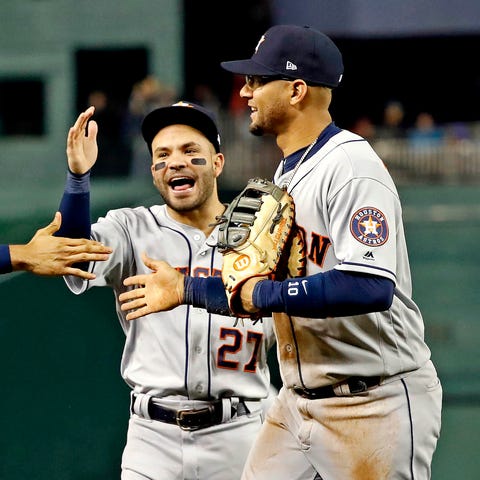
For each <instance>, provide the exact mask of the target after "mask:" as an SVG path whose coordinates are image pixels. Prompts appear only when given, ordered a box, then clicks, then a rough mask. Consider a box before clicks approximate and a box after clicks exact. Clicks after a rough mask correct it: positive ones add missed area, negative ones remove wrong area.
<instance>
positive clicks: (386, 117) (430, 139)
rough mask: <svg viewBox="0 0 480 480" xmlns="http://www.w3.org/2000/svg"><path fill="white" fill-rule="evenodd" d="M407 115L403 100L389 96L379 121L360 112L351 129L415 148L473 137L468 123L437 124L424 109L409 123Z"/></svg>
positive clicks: (435, 145) (374, 140)
mask: <svg viewBox="0 0 480 480" xmlns="http://www.w3.org/2000/svg"><path fill="white" fill-rule="evenodd" d="M406 118H407V116H406V112H405V108H404V106H403V104H402V103H401V102H399V101H397V100H392V101H389V102H387V103H386V105H385V107H384V110H383V117H382V120H381V122H380V123H375V122H374V121H372V120H371V119H370V117H367V116H363V117H360V118H358V119H357V121H356V122H355V123H354V125H353V126H352V127H351V130H352V131H353V132H355V133H358V134H359V135H361V136H362V137H364V138H366V139H368V140H369V141H371V142H373V143H374V142H376V141H377V140H393V139H397V140H405V141H406V145H408V146H409V147H413V148H415V149H422V148H431V147H440V146H443V145H446V144H451V143H455V142H458V141H462V140H468V139H470V138H471V137H472V132H471V131H470V128H469V125H468V124H466V123H463V122H455V123H449V124H447V125H440V124H438V123H437V121H436V119H435V118H434V115H433V114H432V113H430V112H427V111H420V112H417V113H415V115H414V117H413V121H411V122H410V124H409V123H407V121H406Z"/></svg>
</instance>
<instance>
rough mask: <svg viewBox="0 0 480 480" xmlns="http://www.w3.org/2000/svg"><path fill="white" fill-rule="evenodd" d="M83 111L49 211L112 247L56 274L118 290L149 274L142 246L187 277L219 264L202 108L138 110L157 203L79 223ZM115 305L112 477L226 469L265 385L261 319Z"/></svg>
mask: <svg viewBox="0 0 480 480" xmlns="http://www.w3.org/2000/svg"><path fill="white" fill-rule="evenodd" d="M93 114H94V109H93V107H90V108H89V109H87V110H86V111H85V112H83V113H81V114H80V116H79V117H78V119H77V121H76V123H75V125H74V126H73V127H72V128H71V129H70V131H69V134H68V141H67V156H68V167H69V171H70V172H69V173H68V179H67V184H66V189H65V193H64V196H63V198H62V203H61V207H60V210H61V211H62V213H63V216H64V218H65V220H66V221H65V224H68V225H69V229H68V230H67V233H69V234H72V232H73V233H75V232H76V234H77V235H82V236H83V235H87V236H88V235H90V234H91V236H92V238H94V239H96V240H97V241H100V242H106V243H108V244H109V245H111V246H112V248H113V253H112V255H111V257H110V258H109V259H108V260H107V261H106V262H103V263H91V264H90V265H89V271H92V272H94V273H95V275H96V278H95V280H93V281H81V280H78V279H76V278H73V277H66V282H67V285H68V287H69V288H70V290H71V291H72V292H74V293H75V294H81V293H83V292H85V291H86V290H88V289H89V288H91V287H100V286H109V287H111V288H112V289H113V291H114V293H115V297H118V295H119V294H120V293H122V292H125V291H126V290H127V288H126V287H124V286H123V284H122V282H123V280H124V279H125V278H126V277H128V276H131V275H136V274H148V273H151V270H150V269H149V268H148V266H146V265H145V264H144V261H143V259H144V258H145V257H144V255H145V254H146V255H148V256H151V257H154V258H157V259H163V260H165V261H168V262H169V263H170V264H172V265H174V266H175V268H177V269H178V270H179V271H181V272H183V273H185V274H186V275H189V276H193V277H197V276H198V277H202V276H210V275H212V276H218V275H220V273H221V267H222V256H221V254H219V253H218V251H217V249H216V247H215V245H216V241H217V230H218V227H214V224H215V220H216V216H218V215H221V214H222V213H223V211H224V210H225V205H224V204H223V203H222V202H220V200H219V198H218V193H217V177H218V176H219V175H220V174H221V172H222V169H223V166H224V156H223V154H222V153H221V151H220V137H219V133H218V129H217V126H216V123H215V121H214V119H213V117H212V115H211V113H210V112H209V111H207V110H206V109H204V108H203V107H201V106H199V105H194V104H189V103H185V102H179V103H177V104H175V105H173V106H168V107H163V108H159V109H156V110H154V111H152V112H150V113H149V114H148V115H147V116H146V117H145V119H144V122H143V124H142V133H143V137H144V139H145V141H146V143H147V146H148V149H149V151H150V153H151V154H152V160H153V161H152V165H151V172H152V178H153V183H154V184H155V186H156V188H157V189H158V191H159V192H160V195H161V196H162V198H163V200H164V202H165V204H162V205H155V206H153V207H149V208H146V207H137V208H121V209H117V210H111V211H109V212H108V213H107V214H106V216H105V217H101V218H99V219H98V221H97V222H96V223H95V224H93V225H90V222H89V220H88V219H89V212H88V210H89V208H88V201H89V200H88V198H89V185H88V183H89V181H88V178H89V172H90V169H91V168H92V167H93V165H94V164H95V161H96V156H97V146H96V134H97V128H98V127H97V125H96V123H95V122H94V120H91V118H92V115H93ZM87 122H89V123H88V127H87ZM85 132H87V135H85ZM147 262H148V261H147ZM220 293H221V294H223V286H222V285H220ZM213 294H214V296H215V292H213ZM225 313H228V309H227V311H226V312H225ZM117 315H118V318H119V321H120V324H121V326H122V328H123V330H124V332H125V348H124V351H123V357H122V361H121V374H122V377H123V378H124V380H125V382H126V383H127V384H128V385H129V386H130V387H131V389H132V392H131V416H130V421H129V427H128V435H127V442H126V446H125V449H124V452H123V458H122V476H121V478H122V479H123V480H136V479H142V480H144V479H152V480H165V479H178V480H180V479H188V480H194V479H195V480H228V479H231V480H238V479H239V478H240V475H241V472H242V468H243V465H244V462H245V459H246V456H247V453H248V451H249V449H250V446H251V444H252V441H253V439H254V437H255V436H256V434H257V433H258V431H259V429H260V426H261V423H262V419H263V406H264V405H263V402H264V401H265V400H266V399H267V398H269V394H270V392H271V390H272V389H271V386H270V375H269V370H268V365H267V352H268V350H269V349H270V347H271V346H272V345H273V344H274V342H275V336H274V333H273V327H272V324H271V321H269V322H262V321H259V322H258V323H256V324H255V325H253V324H252V323H251V322H245V323H242V322H240V321H239V322H235V319H234V318H232V317H229V316H221V315H212V314H209V313H208V312H206V311H205V309H201V308H194V307H189V306H180V307H178V308H175V309H173V310H171V311H168V312H164V313H157V314H152V315H147V316H145V317H144V318H142V319H141V320H139V321H138V322H128V321H127V320H126V318H125V317H126V314H125V313H124V312H122V311H121V309H120V306H119V304H118V301H117Z"/></svg>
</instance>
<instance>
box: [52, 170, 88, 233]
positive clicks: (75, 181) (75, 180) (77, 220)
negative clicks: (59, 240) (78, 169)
mask: <svg viewBox="0 0 480 480" xmlns="http://www.w3.org/2000/svg"><path fill="white" fill-rule="evenodd" d="M59 210H60V213H61V214H62V226H61V227H60V230H58V232H56V233H55V235H56V236H59V237H70V238H90V231H91V221H90V171H88V172H86V173H84V174H83V175H76V174H74V173H72V172H70V171H68V172H67V181H66V184H65V190H64V192H63V197H62V200H61V202H60V207H59Z"/></svg>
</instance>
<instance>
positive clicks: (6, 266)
mask: <svg viewBox="0 0 480 480" xmlns="http://www.w3.org/2000/svg"><path fill="white" fill-rule="evenodd" d="M11 271H12V260H11V258H10V248H9V247H8V245H0V274H1V273H10V272H11Z"/></svg>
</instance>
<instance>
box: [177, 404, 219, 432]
mask: <svg viewBox="0 0 480 480" xmlns="http://www.w3.org/2000/svg"><path fill="white" fill-rule="evenodd" d="M212 411H213V408H212V407H211V405H208V406H207V407H206V408H202V409H200V410H187V409H183V410H177V412H176V414H175V422H176V424H177V425H178V426H179V427H180V428H181V429H182V430H187V431H189V432H191V431H194V430H199V429H200V428H205V427H209V426H211V425H212V423H211V422H203V423H199V424H198V425H191V424H190V425H189V424H188V422H191V421H192V419H194V418H195V417H199V415H201V414H206V413H212ZM189 419H190V420H189Z"/></svg>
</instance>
